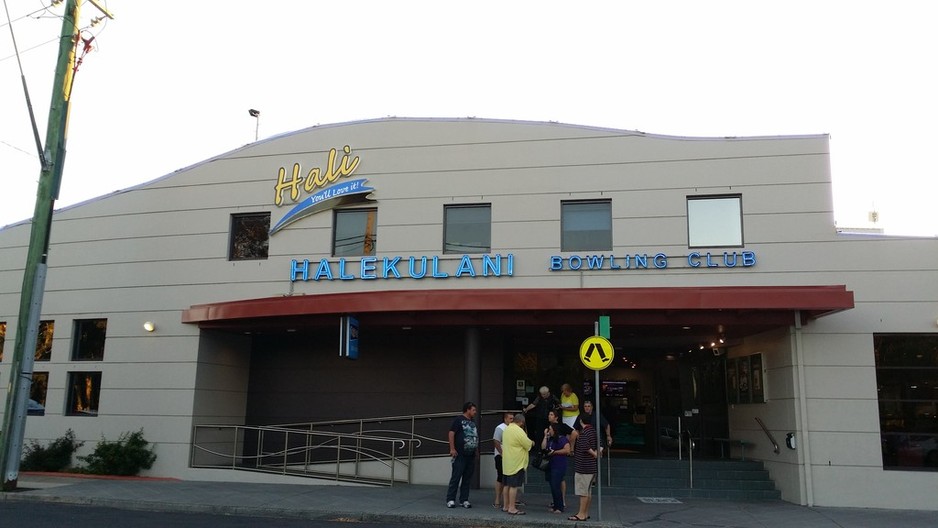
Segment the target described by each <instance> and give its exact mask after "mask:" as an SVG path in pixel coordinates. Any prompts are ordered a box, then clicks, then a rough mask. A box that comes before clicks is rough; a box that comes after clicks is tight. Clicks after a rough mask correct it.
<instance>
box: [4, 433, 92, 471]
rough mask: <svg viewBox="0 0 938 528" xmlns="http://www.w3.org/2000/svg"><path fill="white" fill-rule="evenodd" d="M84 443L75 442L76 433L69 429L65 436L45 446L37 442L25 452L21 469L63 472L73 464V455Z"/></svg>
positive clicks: (32, 442)
mask: <svg viewBox="0 0 938 528" xmlns="http://www.w3.org/2000/svg"><path fill="white" fill-rule="evenodd" d="M83 445H85V443H84V442H77V441H75V431H72V430H71V429H69V430H68V431H65V435H64V436H62V437H61V438H56V439H55V440H53V441H52V442H49V445H47V446H43V445H42V444H40V443H39V442H37V441H35V440H30V441H29V445H28V446H26V448H25V449H24V450H23V460H22V462H20V469H22V470H23V471H62V470H63V469H65V468H67V467H68V466H70V465H71V464H72V455H73V454H74V453H75V451H77V450H78V448H79V447H81V446H83Z"/></svg>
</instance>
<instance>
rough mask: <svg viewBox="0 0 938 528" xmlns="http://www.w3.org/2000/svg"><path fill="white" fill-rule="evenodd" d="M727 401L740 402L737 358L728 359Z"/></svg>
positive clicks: (730, 402) (731, 402)
mask: <svg viewBox="0 0 938 528" xmlns="http://www.w3.org/2000/svg"><path fill="white" fill-rule="evenodd" d="M726 402H727V403H729V404H730V405H732V404H736V403H739V387H738V385H737V377H736V358H733V359H727V360H726Z"/></svg>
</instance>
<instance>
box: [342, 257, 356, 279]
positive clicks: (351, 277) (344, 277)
mask: <svg viewBox="0 0 938 528" xmlns="http://www.w3.org/2000/svg"><path fill="white" fill-rule="evenodd" d="M339 278H340V279H342V280H352V279H354V278H355V277H354V276H352V275H349V274H347V273H345V259H344V258H340V259H339Z"/></svg>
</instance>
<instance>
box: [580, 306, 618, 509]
mask: <svg viewBox="0 0 938 528" xmlns="http://www.w3.org/2000/svg"><path fill="white" fill-rule="evenodd" d="M594 331H595V332H596V335H593V336H590V337H587V338H586V339H584V340H583V342H582V343H581V344H580V361H581V362H583V365H585V366H586V368H588V369H590V370H592V371H593V372H595V380H594V382H593V397H594V398H595V400H596V401H595V402H594V404H593V408H594V409H595V414H593V422H594V423H593V428H594V429H596V452H597V453H599V456H598V457H597V460H596V513H597V515H596V517H597V518H598V520H600V521H602V520H603V479H602V477H601V473H602V464H601V463H600V461H599V460H598V459H599V458H601V457H602V454H603V452H602V439H601V438H600V437H601V435H600V434H599V433H600V431H601V429H602V427H600V423H601V421H602V420H601V419H600V416H602V414H600V412H601V411H600V407H599V395H600V385H599V371H600V370H603V369H605V368H607V367H609V366H610V365H612V363H613V361H612V360H613V359H615V355H616V352H615V348H613V346H612V343H611V342H610V341H609V316H607V315H603V316H600V317H599V321H597V322H596V327H595V329H594ZM606 455H607V456H608V453H607V454H606Z"/></svg>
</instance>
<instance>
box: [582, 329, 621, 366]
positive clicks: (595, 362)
mask: <svg viewBox="0 0 938 528" xmlns="http://www.w3.org/2000/svg"><path fill="white" fill-rule="evenodd" d="M613 357H615V350H613V348H612V343H610V342H609V340H608V339H606V338H605V337H602V336H590V337H587V338H586V339H584V340H583V343H582V344H581V345H580V361H582V362H583V364H584V365H586V368H588V369H591V370H602V369H604V368H606V367H608V366H609V365H612V358H613Z"/></svg>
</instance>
